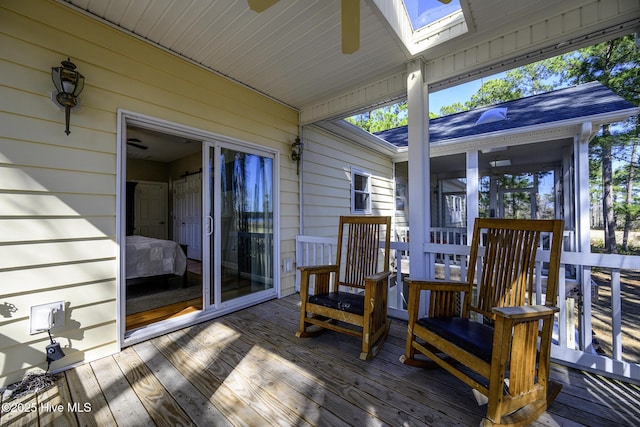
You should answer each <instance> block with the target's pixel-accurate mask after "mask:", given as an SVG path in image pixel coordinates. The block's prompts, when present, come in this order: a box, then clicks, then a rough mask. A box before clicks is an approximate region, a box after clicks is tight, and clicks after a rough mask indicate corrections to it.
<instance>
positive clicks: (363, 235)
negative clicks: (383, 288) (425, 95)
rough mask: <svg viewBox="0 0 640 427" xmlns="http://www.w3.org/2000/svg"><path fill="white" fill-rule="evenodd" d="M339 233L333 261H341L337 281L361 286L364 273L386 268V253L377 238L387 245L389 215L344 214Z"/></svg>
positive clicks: (369, 273) (389, 230)
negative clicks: (335, 257) (339, 275)
mask: <svg viewBox="0 0 640 427" xmlns="http://www.w3.org/2000/svg"><path fill="white" fill-rule="evenodd" d="M338 233H339V235H338V249H337V253H336V256H337V260H336V262H337V263H338V265H340V272H341V277H340V279H339V282H340V285H342V286H349V287H356V288H364V279H365V277H367V276H371V275H373V274H375V273H379V272H382V271H389V253H388V251H382V250H381V249H380V241H381V240H384V241H385V242H386V244H385V247H388V245H389V241H390V238H391V218H390V217H377V216H343V217H340V228H339V232H338ZM381 262H382V263H381Z"/></svg>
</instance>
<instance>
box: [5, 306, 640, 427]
mask: <svg viewBox="0 0 640 427" xmlns="http://www.w3.org/2000/svg"><path fill="white" fill-rule="evenodd" d="M298 306H299V296H298V295H297V294H296V295H292V296H289V297H286V298H284V299H281V300H274V301H270V302H267V303H263V304H260V305H257V306H254V307H251V308H248V309H245V310H242V311H239V312H237V313H234V314H231V315H227V316H224V317H221V318H218V319H214V320H212V321H208V322H206V323H202V324H199V325H196V326H193V327H189V328H185V329H183V330H180V331H177V332H173V333H170V334H167V335H163V336H161V337H158V338H154V339H152V340H149V341H146V342H143V343H139V344H136V345H134V346H133V347H129V348H126V349H125V350H123V351H122V352H121V353H119V354H116V355H113V356H109V357H106V358H103V359H100V360H97V361H94V362H91V363H88V364H85V365H83V366H80V367H78V368H75V369H71V370H68V371H66V372H64V373H62V374H60V375H59V380H58V381H57V384H56V386H55V387H51V388H49V389H47V390H45V391H44V392H40V393H37V394H36V395H33V394H32V395H27V396H24V397H22V398H19V399H15V400H13V401H11V402H4V403H3V413H2V415H1V416H0V425H2V426H5V425H52V424H54V423H55V424H56V425H58V424H65V423H66V424H68V425H100V426H103V425H119V426H126V425H135V426H138V425H144V426H146V425H154V424H155V425H167V426H178V425H205V426H211V425H215V426H223V425H248V426H263V425H288V426H289V425H290V426H308V425H311V426H314V425H331V426H340V425H358V426H363V425H390V426H423V425H424V426H432V425H442V426H444V425H446V426H450V425H461V426H466V425H474V426H477V425H479V423H480V421H481V419H482V417H483V415H484V414H485V407H484V406H479V404H478V403H477V401H476V399H475V397H474V395H473V393H472V391H471V390H470V389H469V388H467V387H465V386H464V385H463V384H462V383H461V382H460V381H458V380H457V379H455V378H454V377H453V376H451V375H449V374H448V373H446V372H445V371H443V370H423V369H419V368H413V367H409V366H405V365H403V364H401V363H400V362H399V361H398V358H399V356H400V355H401V354H403V352H404V343H405V327H406V323H405V322H402V321H398V320H394V321H393V322H392V327H391V332H390V334H389V338H388V340H387V342H386V343H385V345H384V347H383V349H382V351H381V352H380V353H379V354H378V356H377V357H376V358H375V359H374V360H372V361H369V362H366V361H362V360H360V359H359V358H358V355H359V352H360V345H359V341H358V340H356V339H353V338H351V337H348V336H344V335H342V334H337V333H333V332H327V333H325V334H323V335H321V336H320V337H317V338H308V339H299V338H296V337H295V335H294V334H295V331H296V329H297V322H298V316H299V308H298ZM552 370H553V372H552V375H553V377H554V378H555V379H556V380H557V381H559V382H561V383H562V384H564V388H563V389H562V391H561V392H560V395H559V396H558V398H557V399H556V401H555V402H554V403H553V404H552V405H551V407H550V408H549V409H548V410H547V412H545V413H544V414H543V415H542V416H541V417H540V418H539V419H538V420H537V421H536V423H535V424H534V425H538V426H543V425H544V426H555V425H571V426H580V425H585V426H587V425H588V426H611V425H616V426H636V425H638V422H639V420H640V387H638V386H636V385H630V384H626V383H622V382H619V381H615V380H610V379H606V378H603V377H600V376H598V375H594V374H590V373H585V372H581V371H576V370H573V369H570V368H566V367H563V366H559V365H552ZM5 409H7V410H5ZM38 423H39V424H38Z"/></svg>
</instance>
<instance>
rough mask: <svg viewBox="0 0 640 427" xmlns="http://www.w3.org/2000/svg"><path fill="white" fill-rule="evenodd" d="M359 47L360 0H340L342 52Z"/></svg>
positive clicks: (351, 50) (347, 52) (355, 49)
mask: <svg viewBox="0 0 640 427" xmlns="http://www.w3.org/2000/svg"><path fill="white" fill-rule="evenodd" d="M358 49H360V0H342V53H346V54H349V53H353V52H355V51H357V50H358Z"/></svg>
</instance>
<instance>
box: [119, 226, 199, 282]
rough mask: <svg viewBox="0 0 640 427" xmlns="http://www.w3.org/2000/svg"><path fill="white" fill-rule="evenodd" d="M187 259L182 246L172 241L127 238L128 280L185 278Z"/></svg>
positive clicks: (136, 237) (143, 237) (142, 237)
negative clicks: (161, 277)
mask: <svg viewBox="0 0 640 427" xmlns="http://www.w3.org/2000/svg"><path fill="white" fill-rule="evenodd" d="M186 269H187V257H186V255H185V254H184V252H183V250H182V248H181V247H180V245H179V244H178V243H176V242H174V241H172V240H161V239H154V238H151V237H146V236H127V239H126V278H127V284H129V280H133V279H139V278H145V277H147V278H152V277H159V276H165V277H167V276H183V277H184V276H185V272H186Z"/></svg>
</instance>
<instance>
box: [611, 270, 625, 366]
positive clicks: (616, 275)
mask: <svg viewBox="0 0 640 427" xmlns="http://www.w3.org/2000/svg"><path fill="white" fill-rule="evenodd" d="M611 317H612V319H611V320H612V322H611V323H612V324H611V329H612V331H611V332H612V334H611V335H612V341H613V342H612V343H611V344H612V347H613V356H612V357H613V359H614V360H622V302H621V300H620V269H619V268H612V269H611Z"/></svg>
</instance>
